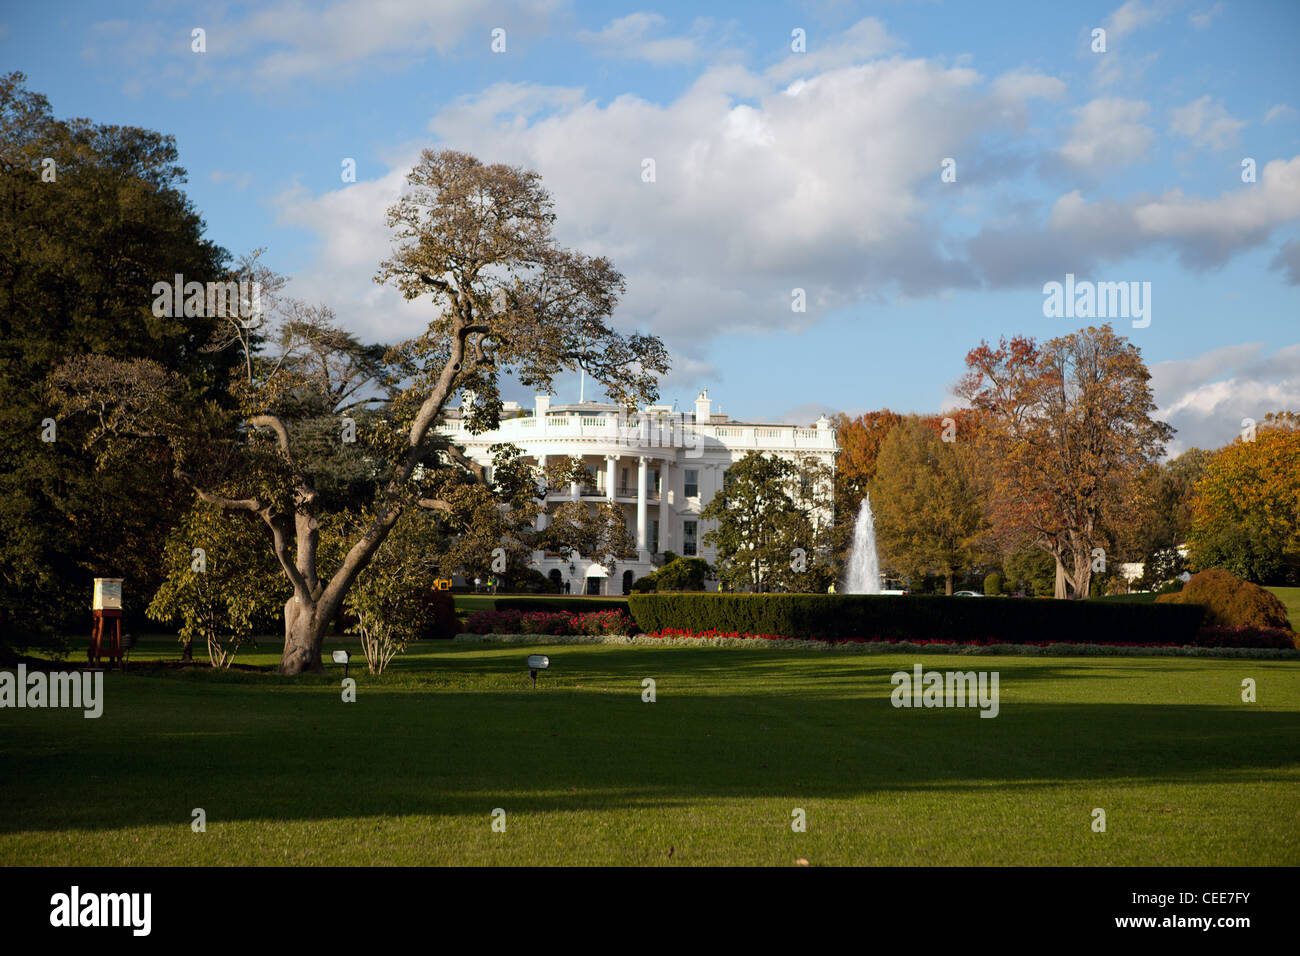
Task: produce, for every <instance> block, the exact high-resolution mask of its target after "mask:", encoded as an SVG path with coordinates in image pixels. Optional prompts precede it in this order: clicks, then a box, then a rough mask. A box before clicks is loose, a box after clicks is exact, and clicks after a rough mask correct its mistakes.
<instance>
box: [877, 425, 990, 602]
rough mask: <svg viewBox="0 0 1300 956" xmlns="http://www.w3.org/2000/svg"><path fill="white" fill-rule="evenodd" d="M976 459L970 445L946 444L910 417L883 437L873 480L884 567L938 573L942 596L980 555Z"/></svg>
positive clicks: (982, 526) (910, 572)
mask: <svg viewBox="0 0 1300 956" xmlns="http://www.w3.org/2000/svg"><path fill="white" fill-rule="evenodd" d="M976 454H977V453H976V452H975V450H974V448H973V443H972V442H970V441H956V440H954V441H944V440H943V437H942V432H941V431H938V432H936V430H935V429H934V428H933V427H930V424H929V423H927V422H926V421H923V420H922V419H920V418H918V417H916V416H912V417H909V418H906V419H904V420H903V421H902V423H901V424H900V425H898V427H896V428H894V429H893V430H892V431H891V432H890V433H889V437H888V438H886V439H885V442H884V445H883V446H882V447H881V449H880V456H879V458H878V460H877V462H876V474H875V478H874V479H873V480H872V482H871V501H872V510H873V512H874V513H875V519H876V540H877V542H878V545H879V549H880V553H881V557H882V558H883V559H884V561H885V563H886V564H887V565H888V566H889V567H891V568H892V569H893V570H895V571H897V572H899V573H901V574H903V575H904V576H907V577H909V578H911V579H913V580H917V579H919V578H921V577H923V576H924V575H925V574H927V573H928V572H930V571H938V573H939V574H940V575H941V576H942V577H943V578H944V582H945V589H946V592H947V593H948V594H952V592H953V582H954V581H955V579H956V576H957V574H958V572H960V571H962V570H964V569H968V568H971V567H973V566H974V565H975V564H976V563H977V562H978V561H979V560H980V558H981V557H982V556H983V549H982V546H981V542H982V537H983V534H984V531H985V527H986V522H985V518H984V507H983V501H982V497H981V488H980V475H979V470H978V469H977V468H976V467H975V466H976Z"/></svg>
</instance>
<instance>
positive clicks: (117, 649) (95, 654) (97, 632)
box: [86, 608, 122, 667]
mask: <svg viewBox="0 0 1300 956" xmlns="http://www.w3.org/2000/svg"><path fill="white" fill-rule="evenodd" d="M91 613H92V614H94V615H95V623H94V624H92V625H91V628H90V651H89V652H88V653H87V654H86V657H87V658H88V659H89V662H90V663H91V664H93V665H95V666H96V667H98V666H100V663H101V662H102V661H103V659H104V657H105V656H107V657H108V663H109V665H110V666H112V665H113V664H117V665H119V666H120V665H121V663H122V612H121V610H120V609H113V608H95V609H94V610H92V611H91ZM105 621H112V622H113V624H112V633H111V634H110V635H108V645H107V647H105V645H104V630H105V627H104V622H105Z"/></svg>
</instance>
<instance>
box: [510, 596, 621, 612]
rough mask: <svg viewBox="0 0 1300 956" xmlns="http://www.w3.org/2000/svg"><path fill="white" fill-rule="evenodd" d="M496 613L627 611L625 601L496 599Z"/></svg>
mask: <svg viewBox="0 0 1300 956" xmlns="http://www.w3.org/2000/svg"><path fill="white" fill-rule="evenodd" d="M495 606H496V609H497V610H498V611H569V612H571V613H574V614H590V613H591V612H593V611H627V601H626V600H624V599H621V598H620V599H617V600H616V599H613V598H582V597H567V598H562V597H561V598H528V597H520V598H497V600H496V605H495Z"/></svg>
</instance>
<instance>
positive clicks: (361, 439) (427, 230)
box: [65, 150, 667, 674]
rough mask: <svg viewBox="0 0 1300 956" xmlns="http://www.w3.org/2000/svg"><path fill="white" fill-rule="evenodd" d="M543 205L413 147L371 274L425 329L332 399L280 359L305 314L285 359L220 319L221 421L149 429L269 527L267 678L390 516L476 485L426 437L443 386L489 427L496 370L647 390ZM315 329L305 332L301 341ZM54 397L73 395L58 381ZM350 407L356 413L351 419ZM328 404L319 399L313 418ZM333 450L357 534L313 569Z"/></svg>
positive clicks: (642, 393) (511, 182) (210, 498)
mask: <svg viewBox="0 0 1300 956" xmlns="http://www.w3.org/2000/svg"><path fill="white" fill-rule="evenodd" d="M552 207H553V201H552V199H551V197H550V195H549V194H548V193H547V191H546V190H545V189H544V188H543V186H542V183H541V178H540V176H539V175H538V174H537V173H535V172H531V171H527V170H523V169H520V168H517V167H511V166H505V165H486V164H484V163H482V162H480V161H479V160H478V159H476V158H474V157H472V156H469V155H466V154H465V153H460V152H455V151H451V150H445V151H433V150H426V151H425V152H424V153H423V154H422V156H421V159H420V162H419V163H418V164H417V165H416V167H415V168H414V169H413V170H412V171H411V173H410V174H409V175H408V177H407V189H406V191H405V192H404V194H403V195H402V197H401V198H400V199H399V200H398V201H397V203H395V204H394V205H393V206H392V207H391V208H390V209H389V211H388V224H389V226H390V227H391V228H393V230H394V240H395V245H394V249H393V253H392V255H391V256H390V257H388V258H387V259H385V260H384V261H382V262H381V263H380V266H379V270H378V272H377V274H376V277H375V278H376V281H378V282H386V283H390V284H392V285H394V286H396V287H397V288H398V289H400V290H401V291H402V293H403V294H404V295H405V297H406V298H408V299H417V298H425V297H427V298H428V299H429V300H430V301H431V302H432V304H433V306H434V308H435V311H436V316H435V318H434V319H433V320H432V321H431V322H430V324H429V327H428V329H427V330H426V331H425V333H424V334H422V335H421V336H419V337H417V338H415V339H412V340H410V341H407V342H404V343H401V344H400V345H399V346H396V347H394V348H393V349H391V350H390V351H389V352H388V354H387V356H386V362H385V364H384V367H383V368H382V369H381V368H363V369H361V371H360V372H359V373H358V374H360V375H362V376H364V377H365V380H366V381H365V384H364V385H361V386H359V387H357V388H353V389H350V390H348V395H351V396H355V398H348V397H347V396H345V395H343V394H342V393H341V392H339V391H338V390H337V389H336V388H334V384H333V383H337V382H338V381H339V379H340V375H342V374H347V373H344V372H340V371H339V370H338V369H337V368H335V367H334V366H333V365H332V364H331V363H328V362H326V363H312V362H310V361H305V360H304V361H289V360H288V358H287V356H289V355H291V354H297V355H299V356H301V355H303V354H304V351H305V346H303V345H302V344H301V343H302V340H304V339H305V338H309V337H311V335H312V334H314V332H313V331H312V330H316V329H322V330H325V325H324V323H319V322H315V323H310V322H309V328H308V329H301V328H300V329H298V330H297V331H296V332H295V331H294V330H293V329H292V328H291V327H289V331H290V333H291V334H290V344H292V343H293V342H298V343H299V344H298V345H296V346H294V348H296V349H297V351H296V352H292V351H291V350H290V349H288V348H286V347H285V346H283V345H282V346H280V347H278V348H276V347H274V346H275V343H274V342H273V341H272V340H270V338H269V336H262V337H258V336H256V335H253V334H245V333H244V332H243V331H241V325H240V323H231V325H230V329H231V332H232V333H233V334H234V336H235V341H233V342H231V343H230V347H232V348H236V349H238V350H241V353H242V354H241V358H242V361H241V366H240V369H241V371H240V377H239V381H238V387H237V388H236V389H235V393H236V395H237V396H238V398H239V402H240V404H239V408H238V409H237V412H236V414H234V415H223V414H221V410H219V409H214V408H212V407H211V406H204V407H203V408H201V409H198V410H196V411H190V412H188V413H187V414H186V415H185V416H184V417H178V416H176V415H174V414H173V415H172V416H171V417H170V418H169V419H167V421H166V424H165V426H164V427H162V428H160V429H155V430H161V431H163V432H164V433H165V434H167V435H168V436H169V438H170V439H171V441H172V442H173V444H174V445H178V446H180V447H181V448H182V449H183V453H182V454H181V455H180V459H181V460H180V465H181V473H182V474H183V475H184V476H185V478H186V479H187V480H188V481H189V482H190V483H191V484H192V486H193V487H194V489H195V491H196V492H197V494H198V495H199V497H200V498H202V499H203V500H204V501H205V502H207V503H208V504H210V505H212V506H213V507H216V508H220V509H223V510H225V511H228V512H234V513H240V512H243V513H248V514H253V515H256V516H258V517H259V518H260V519H261V520H262V521H263V522H264V523H265V525H266V526H267V528H268V529H269V531H270V535H271V541H272V547H273V550H274V553H275V556H276V558H277V560H278V562H279V564H280V566H281V568H282V570H283V572H284V575H285V577H286V579H287V581H288V583H289V584H290V586H291V588H292V591H293V595H292V597H290V598H289V599H288V601H286V603H285V605H284V616H285V642H284V654H283V657H282V659H281V662H280V672H281V673H284V674H298V673H301V672H304V671H320V670H322V666H321V646H322V642H323V641H324V638H325V634H326V630H327V628H328V626H329V624H330V622H331V621H332V620H333V619H334V617H335V615H336V614H337V613H338V611H339V609H340V608H341V607H342V606H343V601H344V598H345V597H346V595H347V593H348V590H349V588H350V587H351V586H352V583H353V581H354V580H355V579H356V577H357V575H358V574H359V573H360V572H361V571H362V569H364V568H365V567H366V565H367V564H368V563H369V561H370V560H371V558H372V557H373V556H374V554H375V552H376V550H377V549H378V548H379V547H380V545H381V544H382V543H383V542H384V540H385V539H386V538H387V536H388V535H389V533H390V532H391V531H392V529H393V527H394V526H395V525H396V524H397V522H398V521H399V520H400V519H401V516H402V514H403V513H404V512H406V511H408V510H410V509H412V508H415V507H426V508H429V509H432V510H435V511H440V512H444V513H448V514H451V513H453V512H454V511H455V510H456V508H457V504H456V502H455V501H452V500H449V499H447V498H443V497H439V495H438V492H439V491H441V490H445V489H446V488H447V487H448V482H447V480H446V476H447V475H448V474H449V473H454V474H457V475H466V476H468V477H469V479H471V480H473V481H474V482H476V483H478V484H481V485H484V486H488V487H490V486H491V483H490V482H489V480H488V478H487V476H486V472H485V470H484V468H483V467H482V466H480V465H478V464H477V463H475V462H473V461H472V460H471V459H469V458H468V457H467V456H466V455H465V453H464V451H463V450H462V449H460V448H458V447H456V446H454V445H451V444H449V443H448V442H447V441H446V440H445V439H444V438H442V437H441V436H439V435H438V434H437V432H436V430H435V427H434V426H435V425H436V423H437V422H438V420H439V416H440V415H441V413H442V411H443V408H444V407H445V406H446V404H447V402H448V401H449V399H451V398H452V397H453V396H454V395H455V394H456V393H457V392H458V391H461V390H463V389H469V390H471V391H472V392H473V393H474V396H475V400H474V402H473V405H472V411H471V414H470V417H469V427H470V428H471V430H474V431H483V430H488V429H491V428H494V427H496V425H497V423H498V419H499V415H500V412H501V408H502V402H501V399H500V392H499V387H498V383H499V379H500V377H501V376H502V375H511V376H513V377H514V378H515V379H516V380H517V381H519V382H520V383H521V384H523V385H524V386H528V387H532V388H535V389H540V390H550V388H551V385H552V381H553V378H554V377H555V376H556V375H557V374H559V373H560V372H561V371H564V370H577V369H582V370H585V372H586V373H587V374H589V375H591V376H592V377H593V378H595V379H596V380H598V381H600V382H602V383H603V384H604V386H605V389H606V392H607V393H608V394H609V396H610V397H611V399H612V400H613V401H615V402H617V403H620V404H624V405H632V404H634V403H636V402H638V401H644V400H653V399H654V398H655V397H656V383H657V379H658V376H659V375H660V374H662V373H663V372H665V371H666V370H667V358H666V353H665V351H664V349H663V346H662V344H661V343H660V342H659V340H658V339H657V338H654V337H652V336H646V335H639V334H633V335H623V334H620V333H619V332H617V331H615V330H614V329H613V328H612V327H611V325H610V318H611V315H612V312H613V310H614V306H615V304H616V302H617V300H618V297H619V295H620V293H621V291H622V289H623V279H622V276H621V275H620V274H619V273H618V272H617V270H615V268H614V267H613V265H612V264H611V263H610V262H609V261H608V260H607V259H604V258H599V257H594V258H593V257H590V256H587V255H584V254H582V253H579V252H576V251H573V250H569V249H566V248H563V247H562V246H561V245H560V244H559V243H558V242H557V241H556V239H555V238H554V236H553V234H552V225H553V223H554V220H555V215H554V213H553V211H552ZM325 338H326V336H325V335H324V334H323V331H322V334H321V335H318V336H316V340H318V341H323V340H324V339H325ZM268 347H272V351H271V353H270V354H266V352H265V350H266V349H267V348H268ZM324 347H325V348H326V349H327V350H328V351H329V354H330V355H335V356H337V355H338V354H339V350H340V348H341V349H342V350H343V351H344V352H349V353H353V354H354V358H355V360H356V361H357V362H359V361H361V358H362V357H364V356H366V355H368V354H369V353H367V352H365V351H364V350H360V351H358V350H357V349H354V348H353V346H352V343H350V342H349V341H347V340H343V341H342V342H341V343H340V342H336V343H334V345H333V346H330V345H329V343H326V344H325V346H324ZM347 367H348V368H354V366H351V365H349V366H347ZM322 370H323V371H322ZM313 372H320V373H321V374H319V375H316V376H315V377H313V375H312V373H313ZM370 391H373V393H374V394H373V395H372V396H371V397H367V394H368V392H370ZM65 393H67V394H69V395H70V396H71V399H72V400H73V401H75V400H76V399H77V397H78V391H77V389H76V388H75V387H71V386H68V387H65ZM167 393H168V389H167V388H163V389H160V390H159V392H158V394H159V396H160V400H159V401H154V402H152V403H146V404H148V406H149V407H148V408H147V414H141V415H139V416H137V419H138V420H139V421H145V420H157V419H158V418H159V417H166V415H167V412H168V410H169V409H171V408H174V403H173V402H169V401H167V398H168V397H169V396H168V395H167ZM304 395H307V396H308V397H309V398H311V399H312V400H304V399H303V396H304ZM321 395H325V396H327V397H326V398H324V399H320V398H319V396H321ZM331 399H337V400H339V401H340V402H351V401H359V402H361V404H360V405H358V406H357V409H356V414H355V415H352V414H350V415H349V416H348V418H352V419H353V421H351V422H350V423H349V422H347V421H346V420H338V421H336V422H335V423H334V428H333V429H332V431H331V432H330V433H329V434H328V435H327V434H324V433H322V432H320V430H319V429H317V428H316V427H315V425H314V424H313V423H315V422H318V421H319V416H318V413H319V412H320V410H321V409H322V408H327V407H329V402H330V400H331ZM322 401H323V402H324V404H321V402H322ZM361 409H369V414H368V415H367V416H362V414H361ZM340 410H341V405H340V404H336V405H335V406H334V407H332V408H330V414H334V415H337V414H338V413H339V412H340ZM196 412H197V413H196ZM349 424H350V425H351V431H349V429H348V426H349ZM349 439H351V440H350V441H349ZM348 449H355V452H352V454H353V455H355V456H357V457H358V458H359V460H360V464H363V465H364V466H365V469H364V472H363V475H362V477H363V478H364V482H363V484H367V485H368V486H369V488H371V489H372V491H371V494H370V500H369V501H368V502H367V519H366V521H365V524H364V527H363V528H362V529H361V530H360V531H359V533H357V535H356V536H355V538H353V539H352V542H351V544H350V546H349V547H348V548H347V550H346V553H345V554H344V555H343V557H342V559H341V561H340V562H339V564H338V566H337V568H335V569H332V571H331V572H330V573H328V575H327V574H325V573H322V569H321V567H320V565H319V562H318V550H319V544H320V534H319V526H320V520H321V517H322V515H323V514H326V513H328V511H329V510H330V509H332V508H336V507H338V506H339V495H340V494H342V493H343V492H344V491H348V490H349V489H352V488H353V487H354V486H352V485H346V486H345V487H344V488H342V489H337V488H332V489H329V490H322V485H323V484H325V483H326V480H329V481H333V480H334V478H335V476H337V474H338V471H339V468H338V464H337V459H338V457H339V456H340V455H344V454H345V453H347V451H348ZM345 477H346V476H345ZM349 493H350V491H349Z"/></svg>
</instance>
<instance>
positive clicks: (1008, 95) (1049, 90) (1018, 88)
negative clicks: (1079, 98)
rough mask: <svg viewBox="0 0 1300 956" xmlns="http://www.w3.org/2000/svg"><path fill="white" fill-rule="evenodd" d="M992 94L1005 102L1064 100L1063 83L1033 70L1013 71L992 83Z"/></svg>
mask: <svg viewBox="0 0 1300 956" xmlns="http://www.w3.org/2000/svg"><path fill="white" fill-rule="evenodd" d="M993 92H994V94H996V95H997V96H999V97H1001V98H1003V99H1007V100H1013V101H1015V100H1029V99H1043V100H1052V101H1053V102H1055V101H1059V100H1061V99H1064V98H1065V92H1066V86H1065V83H1064V81H1062V80H1059V79H1057V78H1056V77H1054V76H1048V75H1047V74H1046V73H1038V72H1036V71H1034V70H1013V71H1011V72H1010V73H1004V74H1002V75H1001V76H999V77H998V78H997V79H996V80H994V81H993Z"/></svg>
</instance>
